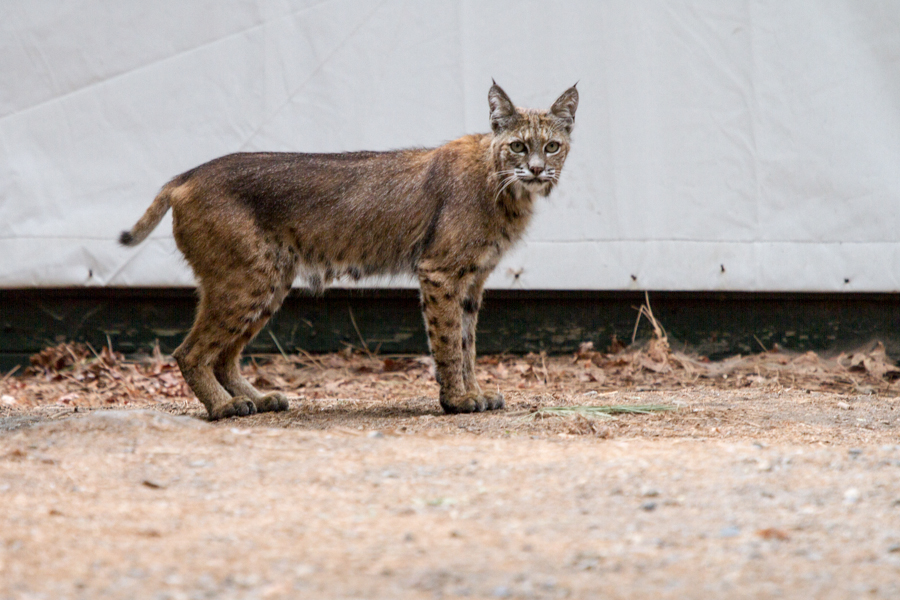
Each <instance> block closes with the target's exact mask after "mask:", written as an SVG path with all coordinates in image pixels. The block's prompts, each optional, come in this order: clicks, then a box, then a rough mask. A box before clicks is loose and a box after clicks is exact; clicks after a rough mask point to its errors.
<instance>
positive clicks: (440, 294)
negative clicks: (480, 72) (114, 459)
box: [119, 83, 578, 420]
mask: <svg viewBox="0 0 900 600" xmlns="http://www.w3.org/2000/svg"><path fill="white" fill-rule="evenodd" d="M488 103H489V106H490V121H491V130H492V132H491V133H489V134H479V135H467V136H464V137H461V138H459V139H457V140H454V141H451V142H448V143H446V144H444V145H443V146H440V147H438V148H432V149H421V148H415V149H408V150H395V151H388V152H347V153H338V154H297V153H275V152H259V153H238V154H230V155H227V156H223V157H221V158H217V159H214V160H212V161H210V162H208V163H206V164H203V165H200V166H199V167H196V168H194V169H191V170H190V171H187V172H185V173H182V174H181V175H178V176H177V177H175V178H174V179H172V180H171V181H170V182H169V183H167V184H166V185H165V186H163V188H162V190H161V191H160V192H159V194H158V195H157V196H156V199H155V200H154V201H153V203H152V204H151V205H150V207H149V208H148V209H147V211H146V213H145V214H144V216H143V217H141V219H140V220H139V221H138V222H137V224H135V226H134V227H133V228H132V229H131V231H124V232H122V234H121V236H120V238H119V241H120V243H121V244H123V245H125V246H134V245H136V244H139V243H140V242H142V241H143V240H144V239H145V238H146V237H147V236H148V235H149V234H150V232H151V231H152V230H153V229H154V228H155V227H156V226H157V225H158V224H159V222H160V220H162V218H163V215H165V213H166V211H168V210H169V208H170V207H171V208H172V213H173V229H174V234H175V242H176V243H177V245H178V248H179V249H180V250H181V252H182V253H183V254H184V256H185V258H186V259H187V262H188V263H189V264H190V265H191V268H192V269H193V271H194V275H195V276H196V278H197V282H198V286H199V305H198V308H197V315H196V319H195V321H194V325H193V327H192V328H191V331H190V332H189V333H188V335H187V337H186V338H185V340H184V342H183V343H182V344H181V345H180V346H179V347H178V348H177V349H176V350H175V352H174V356H175V359H176V360H177V361H178V366H179V367H180V368H181V372H182V374H183V375H184V378H185V380H186V381H187V383H188V385H189V386H190V388H191V390H192V391H193V392H194V394H196V396H197V398H198V399H199V400H200V401H201V402H202V403H203V405H204V406H205V407H206V410H207V411H208V413H209V418H210V419H211V420H215V419H221V418H224V417H231V416H244V415H250V414H253V413H256V412H257V411H259V412H262V411H281V410H287V408H288V400H287V398H286V397H285V396H284V395H283V394H281V393H278V392H275V393H269V394H262V393H260V392H259V391H257V390H256V389H255V388H254V387H253V386H252V385H250V383H249V382H248V381H247V380H246V379H244V377H243V376H242V375H241V373H240V369H239V363H238V360H239V357H240V354H241V351H242V350H243V348H244V346H246V345H247V343H248V342H249V341H250V340H251V339H253V337H254V336H255V335H256V334H257V333H259V331H260V330H261V329H262V328H263V326H264V325H265V324H266V322H267V321H268V320H269V318H270V317H271V316H272V314H273V313H274V312H275V311H277V310H278V308H279V307H280V306H281V303H282V301H283V300H284V297H285V296H286V295H287V293H288V291H289V290H290V287H291V284H292V282H293V281H294V279H295V277H297V275H298V274H300V275H302V276H303V277H305V279H306V281H307V283H308V285H309V287H310V288H311V290H312V291H313V292H314V293H321V291H322V290H323V289H324V286H325V285H327V284H328V283H329V282H330V281H331V280H332V279H334V278H336V277H342V276H346V277H350V278H352V279H354V280H357V279H359V278H361V277H364V276H368V275H375V274H401V273H412V274H415V275H416V276H417V277H418V279H419V284H420V287H421V301H422V311H423V314H424V318H425V324H426V327H427V330H428V339H429V345H430V348H431V352H432V354H433V356H434V362H435V368H436V369H435V370H436V378H437V381H438V384H439V386H440V405H441V407H442V408H443V409H444V411H445V412H448V413H465V412H475V411H483V410H494V409H498V408H502V407H503V396H502V395H500V394H495V393H485V392H483V391H482V390H481V388H480V387H479V386H478V382H477V381H476V379H475V325H476V322H477V320H478V310H479V308H480V307H481V297H482V290H483V287H484V282H485V279H487V277H488V275H489V274H490V273H491V271H493V269H494V267H496V265H497V263H498V262H499V260H500V258H501V257H502V256H503V253H504V252H506V250H508V249H509V248H510V246H512V245H513V244H514V243H515V242H516V241H518V240H519V239H520V238H521V237H522V234H523V233H524V231H525V227H526V226H527V225H528V222H529V220H530V219H531V215H532V207H533V204H534V201H535V198H536V197H538V196H546V195H547V194H549V193H550V191H551V190H552V189H553V188H554V186H555V185H556V184H557V183H558V182H559V176H560V172H561V171H562V167H563V163H564V162H565V160H566V155H567V154H568V152H569V136H570V134H571V132H572V126H573V125H574V122H575V110H576V109H577V108H578V91H577V90H576V89H575V86H572V87H571V88H569V89H568V90H566V91H565V92H564V93H563V94H562V95H561V96H560V97H559V98H558V99H557V100H556V102H554V103H553V105H552V106H551V107H550V109H549V110H535V109H523V108H516V107H515V106H514V105H513V103H512V102H511V101H510V99H509V96H507V95H506V92H504V91H503V90H502V89H501V88H500V86H498V85H497V84H496V83H494V85H493V86H492V87H491V89H490V91H489V93H488Z"/></svg>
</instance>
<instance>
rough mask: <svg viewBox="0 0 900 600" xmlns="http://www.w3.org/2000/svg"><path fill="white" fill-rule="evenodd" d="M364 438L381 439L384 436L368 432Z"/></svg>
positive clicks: (375, 432)
mask: <svg viewBox="0 0 900 600" xmlns="http://www.w3.org/2000/svg"><path fill="white" fill-rule="evenodd" d="M366 437H370V438H383V437H384V434H383V433H381V432H380V431H370V432H369V433H368V434H367V435H366Z"/></svg>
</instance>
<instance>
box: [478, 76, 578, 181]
mask: <svg viewBox="0 0 900 600" xmlns="http://www.w3.org/2000/svg"><path fill="white" fill-rule="evenodd" d="M488 101H489V103H490V106H491V127H492V128H493V130H494V144H493V148H494V158H495V161H496V163H497V167H498V169H497V170H498V174H499V176H500V181H501V188H506V187H508V186H516V187H517V188H518V189H519V190H520V191H526V192H530V193H536V194H539V195H541V196H546V195H547V194H549V193H550V191H551V190H552V189H553V187H554V186H555V185H556V184H557V183H559V175H560V172H561V171H562V167H563V163H565V161H566V156H567V155H568V152H569V137H570V134H571V132H572V125H573V124H574V122H575V110H576V109H577V107H578V92H577V91H576V90H575V88H574V87H572V88H569V89H568V90H566V92H564V93H563V95H562V96H560V97H559V99H558V100H557V101H556V102H555V103H554V104H553V106H552V107H551V108H550V110H534V109H522V108H515V107H514V106H513V105H512V102H510V100H509V97H508V96H506V93H505V92H504V91H503V90H502V89H500V87H499V86H497V85H496V84H495V85H494V87H492V88H491V91H490V93H489V94H488Z"/></svg>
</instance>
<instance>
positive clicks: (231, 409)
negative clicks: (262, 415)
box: [209, 396, 256, 421]
mask: <svg viewBox="0 0 900 600" xmlns="http://www.w3.org/2000/svg"><path fill="white" fill-rule="evenodd" d="M255 414H256V405H255V404H254V403H253V401H252V400H250V398H247V397H246V396H238V397H237V398H232V400H231V402H228V403H226V404H223V405H221V406H217V407H216V408H215V409H213V410H212V411H210V413H209V420H210V421H218V420H219V419H227V418H229V417H246V416H248V415H255Z"/></svg>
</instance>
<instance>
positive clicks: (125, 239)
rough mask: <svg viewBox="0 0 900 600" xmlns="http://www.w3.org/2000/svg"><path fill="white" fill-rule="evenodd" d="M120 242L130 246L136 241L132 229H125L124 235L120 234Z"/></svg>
mask: <svg viewBox="0 0 900 600" xmlns="http://www.w3.org/2000/svg"><path fill="white" fill-rule="evenodd" d="M119 243H120V244H122V245H123V246H130V245H131V244H133V243H134V237H132V235H131V232H130V231H123V232H122V235H120V236H119Z"/></svg>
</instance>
